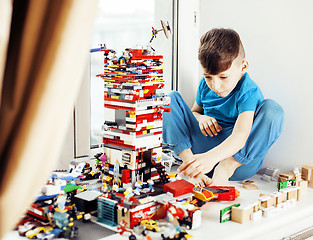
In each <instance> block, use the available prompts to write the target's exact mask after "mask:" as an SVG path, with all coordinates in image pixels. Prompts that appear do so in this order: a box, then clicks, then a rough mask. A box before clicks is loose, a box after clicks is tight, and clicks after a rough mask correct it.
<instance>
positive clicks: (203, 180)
mask: <svg viewBox="0 0 313 240" xmlns="http://www.w3.org/2000/svg"><path fill="white" fill-rule="evenodd" d="M189 181H190V182H192V183H193V184H194V185H198V186H199V187H205V186H207V185H210V184H211V183H212V179H211V178H209V177H208V176H207V175H205V174H201V175H200V176H199V177H196V178H189Z"/></svg>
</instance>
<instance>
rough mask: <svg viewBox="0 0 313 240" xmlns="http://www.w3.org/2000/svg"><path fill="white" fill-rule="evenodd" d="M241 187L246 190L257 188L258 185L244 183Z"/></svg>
mask: <svg viewBox="0 0 313 240" xmlns="http://www.w3.org/2000/svg"><path fill="white" fill-rule="evenodd" d="M243 187H244V188H245V189H247V190H256V189H259V187H258V186H257V185H255V184H244V185H243Z"/></svg>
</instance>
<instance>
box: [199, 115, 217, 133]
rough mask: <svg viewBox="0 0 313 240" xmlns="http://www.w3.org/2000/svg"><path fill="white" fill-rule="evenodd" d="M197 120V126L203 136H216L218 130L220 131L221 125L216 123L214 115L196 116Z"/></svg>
mask: <svg viewBox="0 0 313 240" xmlns="http://www.w3.org/2000/svg"><path fill="white" fill-rule="evenodd" d="M197 120H198V122H199V127H200V130H201V132H202V133H203V135H204V136H208V135H209V136H210V137H213V136H216V135H217V134H218V133H219V132H220V131H222V127H221V126H220V125H219V124H218V123H217V121H216V119H215V118H214V117H210V116H206V115H200V116H198V118H197Z"/></svg>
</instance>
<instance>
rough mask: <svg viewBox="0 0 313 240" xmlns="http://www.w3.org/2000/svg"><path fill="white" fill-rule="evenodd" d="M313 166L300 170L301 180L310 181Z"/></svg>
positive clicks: (305, 166) (306, 166)
mask: <svg viewBox="0 0 313 240" xmlns="http://www.w3.org/2000/svg"><path fill="white" fill-rule="evenodd" d="M312 172H313V165H304V166H302V168H301V177H302V179H303V180H306V181H310V180H311V179H312Z"/></svg>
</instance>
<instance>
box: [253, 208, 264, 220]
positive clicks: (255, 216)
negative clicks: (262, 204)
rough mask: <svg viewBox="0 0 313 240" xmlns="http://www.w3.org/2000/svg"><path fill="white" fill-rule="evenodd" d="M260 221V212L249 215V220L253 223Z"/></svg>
mask: <svg viewBox="0 0 313 240" xmlns="http://www.w3.org/2000/svg"><path fill="white" fill-rule="evenodd" d="M261 219H262V210H259V211H256V212H253V213H252V214H251V220H252V221H253V222H256V221H259V220H261Z"/></svg>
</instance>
